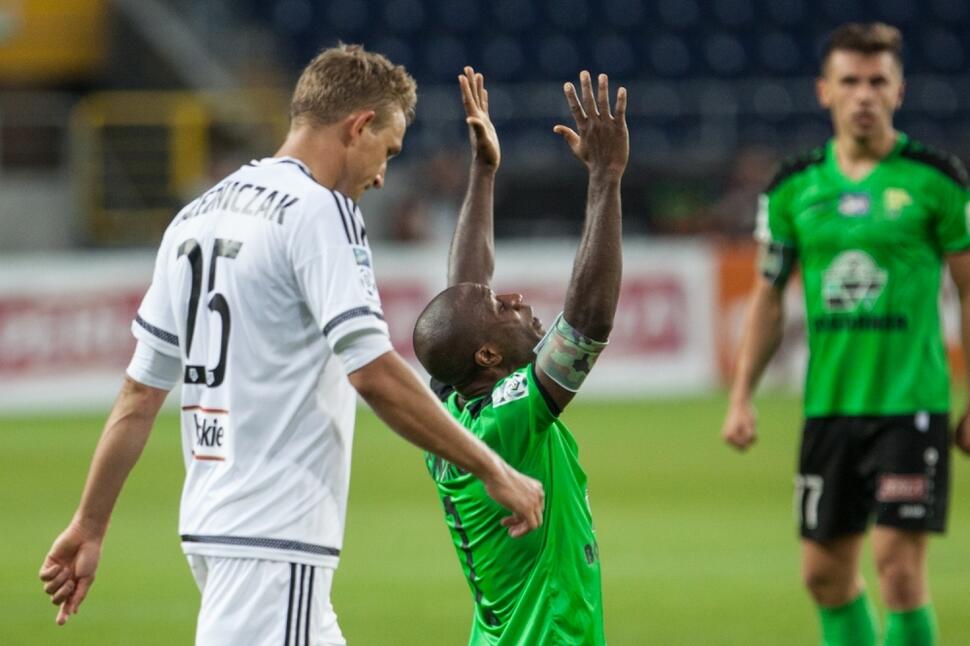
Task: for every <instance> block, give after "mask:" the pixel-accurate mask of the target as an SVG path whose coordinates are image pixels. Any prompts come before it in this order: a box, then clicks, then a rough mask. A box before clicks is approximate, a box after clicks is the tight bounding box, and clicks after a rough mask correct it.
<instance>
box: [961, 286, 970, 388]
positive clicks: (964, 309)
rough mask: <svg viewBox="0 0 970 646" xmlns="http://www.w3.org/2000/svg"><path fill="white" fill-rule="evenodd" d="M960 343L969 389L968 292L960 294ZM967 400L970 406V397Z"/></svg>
mask: <svg viewBox="0 0 970 646" xmlns="http://www.w3.org/2000/svg"><path fill="white" fill-rule="evenodd" d="M960 345H961V346H962V348H963V364H964V378H965V380H966V381H965V387H966V388H968V389H970V293H966V294H963V293H961V294H960ZM967 401H968V406H970V398H968V399H967Z"/></svg>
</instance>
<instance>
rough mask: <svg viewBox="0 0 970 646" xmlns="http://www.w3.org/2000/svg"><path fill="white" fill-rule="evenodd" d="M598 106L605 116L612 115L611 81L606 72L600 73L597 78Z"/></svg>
mask: <svg viewBox="0 0 970 646" xmlns="http://www.w3.org/2000/svg"><path fill="white" fill-rule="evenodd" d="M596 81H597V86H598V87H597V91H596V108H597V109H598V110H599V113H600V114H601V115H602V116H604V117H612V115H611V114H610V81H609V79H608V78H607V77H606V74H600V75H599V76H598V77H597V79H596Z"/></svg>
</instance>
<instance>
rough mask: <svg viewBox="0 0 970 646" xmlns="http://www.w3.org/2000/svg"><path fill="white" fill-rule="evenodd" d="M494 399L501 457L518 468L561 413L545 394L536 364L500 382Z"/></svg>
mask: <svg viewBox="0 0 970 646" xmlns="http://www.w3.org/2000/svg"><path fill="white" fill-rule="evenodd" d="M491 397H492V411H493V414H494V415H495V421H496V422H497V424H498V428H499V436H500V441H501V443H502V447H501V449H500V453H501V455H502V457H503V458H505V459H506V460H507V461H508V462H509V463H510V464H513V465H515V464H517V463H518V461H519V460H520V459H521V458H522V457H523V455H524V454H525V453H526V452H527V451H528V449H529V447H530V446H531V445H532V444H533V443H534V442H535V441H537V439H538V437H539V435H540V434H542V433H544V432H545V431H546V430H547V429H548V428H549V427H550V426H551V425H552V424H553V423H555V421H556V418H557V412H558V411H556V408H555V404H554V403H553V402H552V400H551V399H550V398H549V396H548V394H546V393H545V392H543V390H542V386H541V385H540V383H539V380H538V379H537V378H536V373H535V367H534V365H533V364H529V365H528V366H526V367H524V368H520V369H519V370H516V371H515V372H513V373H512V374H511V375H509V376H508V377H506V378H505V379H504V380H502V381H500V382H499V383H498V384H497V385H496V386H495V388H494V389H493V390H492V395H491Z"/></svg>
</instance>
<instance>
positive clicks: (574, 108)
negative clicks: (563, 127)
mask: <svg viewBox="0 0 970 646" xmlns="http://www.w3.org/2000/svg"><path fill="white" fill-rule="evenodd" d="M562 91H563V94H565V95H566V105H568V106H569V112H570V113H572V115H573V120H574V121H575V122H576V125H577V126H581V125H582V124H583V123H585V122H586V112H585V111H584V110H583V106H582V105H580V103H579V97H578V96H577V95H576V86H575V85H573V84H572V83H565V84H564V85H563V86H562Z"/></svg>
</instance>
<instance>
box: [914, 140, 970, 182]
mask: <svg viewBox="0 0 970 646" xmlns="http://www.w3.org/2000/svg"><path fill="white" fill-rule="evenodd" d="M899 154H900V156H901V157H902V158H904V159H908V160H910V161H913V162H916V163H917V164H922V165H924V166H928V167H930V168H932V169H934V170H936V171H938V172H939V173H942V174H943V175H944V176H945V177H947V178H948V179H949V180H950V181H952V182H955V183H956V184H957V185H958V186H960V187H962V188H970V179H968V177H967V169H966V167H965V166H964V165H963V162H961V161H960V158H959V157H957V156H956V155H954V154H952V153H949V152H947V151H945V150H941V149H940V148H935V147H934V146H929V145H927V144H924V143H923V142H922V141H919V140H917V139H907V140H906V142H905V143H904V144H903V147H902V149H901V150H900V151H899Z"/></svg>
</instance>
